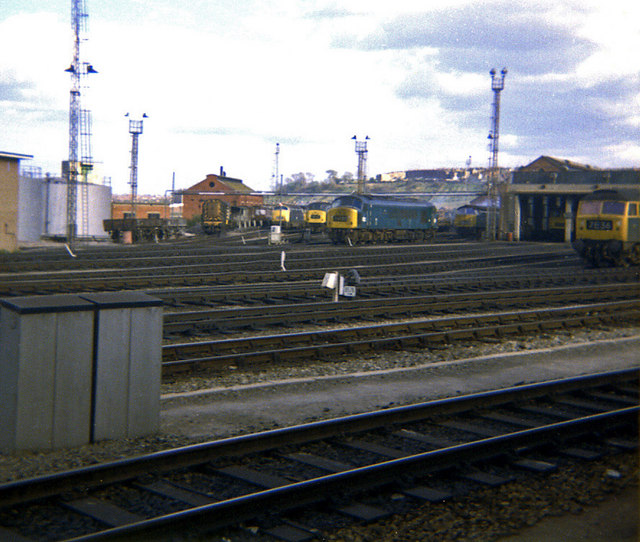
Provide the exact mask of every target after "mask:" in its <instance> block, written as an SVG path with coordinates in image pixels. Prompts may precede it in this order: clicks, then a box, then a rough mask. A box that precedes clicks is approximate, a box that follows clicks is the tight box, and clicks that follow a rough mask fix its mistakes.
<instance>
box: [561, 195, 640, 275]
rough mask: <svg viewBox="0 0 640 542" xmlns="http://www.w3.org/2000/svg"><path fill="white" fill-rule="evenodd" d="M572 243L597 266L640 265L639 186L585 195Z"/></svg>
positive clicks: (577, 250)
mask: <svg viewBox="0 0 640 542" xmlns="http://www.w3.org/2000/svg"><path fill="white" fill-rule="evenodd" d="M573 246H574V249H575V250H576V252H578V254H580V256H581V257H582V258H583V259H584V260H586V261H587V262H589V263H590V264H591V265H593V266H595V267H607V266H627V265H640V188H637V189H626V190H625V189H619V190H596V191H595V192H592V193H591V194H588V195H586V196H584V197H583V198H582V199H581V200H580V202H579V204H578V212H577V214H576V240H575V241H574V243H573Z"/></svg>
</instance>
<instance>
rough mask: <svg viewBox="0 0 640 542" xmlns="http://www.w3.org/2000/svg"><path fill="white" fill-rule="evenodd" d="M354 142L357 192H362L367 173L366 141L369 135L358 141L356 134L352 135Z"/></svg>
mask: <svg viewBox="0 0 640 542" xmlns="http://www.w3.org/2000/svg"><path fill="white" fill-rule="evenodd" d="M351 139H354V140H355V142H356V154H357V155H358V185H357V186H358V188H357V192H358V194H364V190H365V178H366V175H367V152H368V151H367V141H368V140H369V136H366V137H365V138H364V141H358V138H357V137H356V136H353V137H352V138H351Z"/></svg>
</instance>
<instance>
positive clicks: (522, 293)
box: [163, 282, 640, 337]
mask: <svg viewBox="0 0 640 542" xmlns="http://www.w3.org/2000/svg"><path fill="white" fill-rule="evenodd" d="M630 290H631V291H640V282H631V283H625V284H606V285H599V286H588V287H584V286H582V287H579V286H574V287H555V288H530V289H520V290H511V289H510V290H500V291H496V292H487V291H484V292H466V293H457V294H441V295H418V294H415V293H414V295H411V296H407V297H384V298H375V299H361V300H352V301H349V302H345V303H334V302H329V301H327V302H316V303H296V304H280V305H271V306H265V305H262V306H254V307H236V308H232V309H217V310H199V311H189V312H173V313H168V314H165V316H164V324H163V333H164V336H165V337H169V336H171V335H174V334H194V333H195V334H197V333H209V334H211V333H224V332H230V331H234V330H241V329H260V328H266V327H269V326H284V327H286V326H292V325H294V324H309V323H319V322H327V321H335V322H347V321H353V320H358V319H360V320H362V319H374V318H398V317H413V316H416V315H420V314H442V313H451V312H454V311H458V312H462V311H470V310H475V311H478V310H496V309H500V310H506V309H508V308H513V307H533V306H536V305H538V306H543V305H548V306H553V305H558V304H563V303H570V302H571V303H588V302H595V301H604V300H620V299H628V298H629V297H630V296H629V291H630Z"/></svg>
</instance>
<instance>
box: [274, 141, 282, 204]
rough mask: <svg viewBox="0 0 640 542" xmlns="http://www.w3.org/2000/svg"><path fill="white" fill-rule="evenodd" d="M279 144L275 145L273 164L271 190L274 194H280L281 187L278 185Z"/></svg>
mask: <svg viewBox="0 0 640 542" xmlns="http://www.w3.org/2000/svg"><path fill="white" fill-rule="evenodd" d="M279 160H280V143H276V154H275V161H274V164H273V189H274V190H275V192H276V193H279V192H282V186H281V184H280V180H279V179H280V171H279V170H280V162H279Z"/></svg>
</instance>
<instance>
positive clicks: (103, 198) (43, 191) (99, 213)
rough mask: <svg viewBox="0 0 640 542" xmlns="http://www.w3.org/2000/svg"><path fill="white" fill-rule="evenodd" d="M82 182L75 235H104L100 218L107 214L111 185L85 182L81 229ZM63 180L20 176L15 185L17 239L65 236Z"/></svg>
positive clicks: (24, 240)
mask: <svg viewBox="0 0 640 542" xmlns="http://www.w3.org/2000/svg"><path fill="white" fill-rule="evenodd" d="M82 191H83V186H82V183H78V190H77V196H78V201H77V204H76V208H77V214H76V224H77V227H78V237H80V238H82V237H92V238H93V237H95V238H101V239H107V238H108V234H107V233H106V232H105V231H104V228H103V225H102V221H103V220H105V219H108V218H111V186H109V185H107V184H97V183H91V182H89V183H87V204H88V213H87V218H88V220H87V227H86V231H83V229H85V228H83V220H82V217H83V213H84V202H83V197H82ZM66 233H67V183H66V182H65V181H63V180H61V179H57V178H53V177H44V178H30V177H22V178H21V179H20V184H19V189H18V241H22V242H30V241H31V242H33V241H38V240H40V239H41V238H42V237H66Z"/></svg>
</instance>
